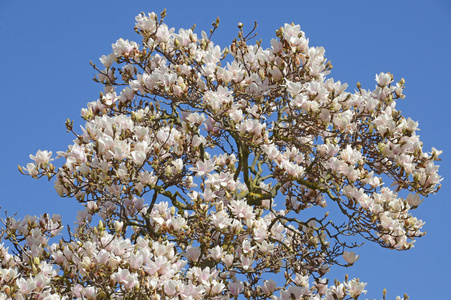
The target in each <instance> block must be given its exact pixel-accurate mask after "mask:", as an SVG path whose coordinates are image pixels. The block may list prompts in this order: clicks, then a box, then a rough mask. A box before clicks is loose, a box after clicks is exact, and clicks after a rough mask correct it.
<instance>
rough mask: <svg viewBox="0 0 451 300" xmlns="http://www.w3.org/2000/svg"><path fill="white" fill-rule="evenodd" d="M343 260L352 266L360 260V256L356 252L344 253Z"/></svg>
mask: <svg viewBox="0 0 451 300" xmlns="http://www.w3.org/2000/svg"><path fill="white" fill-rule="evenodd" d="M343 258H344V259H345V260H346V262H347V263H348V264H350V265H352V264H354V263H355V262H356V261H357V260H358V259H359V256H358V255H357V254H355V252H354V251H345V252H343Z"/></svg>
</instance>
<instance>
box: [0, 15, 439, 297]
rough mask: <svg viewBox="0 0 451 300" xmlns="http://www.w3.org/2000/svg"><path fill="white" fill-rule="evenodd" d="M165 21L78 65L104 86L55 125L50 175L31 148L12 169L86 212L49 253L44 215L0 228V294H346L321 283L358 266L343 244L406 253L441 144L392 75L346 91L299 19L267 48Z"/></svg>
mask: <svg viewBox="0 0 451 300" xmlns="http://www.w3.org/2000/svg"><path fill="white" fill-rule="evenodd" d="M164 16H165V13H164V12H163V13H162V14H161V15H160V16H158V15H156V14H155V13H151V14H148V15H145V14H141V15H139V16H137V17H136V26H135V31H136V32H137V33H138V34H139V35H140V36H141V38H142V41H141V42H140V43H139V44H138V43H136V42H132V41H128V40H123V39H119V40H118V41H117V42H116V43H114V44H113V45H112V53H110V54H109V55H104V56H102V57H101V58H100V61H101V63H102V64H103V67H102V68H98V67H97V65H95V64H93V67H94V69H95V70H97V71H98V74H97V75H96V77H95V79H94V80H95V81H96V82H99V83H101V84H102V85H103V86H104V91H103V92H101V93H100V98H99V99H98V100H97V101H95V102H91V103H88V105H87V107H86V108H83V109H82V110H81V115H82V117H83V119H84V120H85V121H86V123H85V125H84V127H82V128H81V131H79V132H77V131H75V130H74V129H73V122H71V121H69V120H68V121H67V122H66V127H67V129H68V131H71V132H73V134H74V135H75V140H74V144H73V145H70V146H69V147H68V149H67V150H66V151H61V152H58V155H57V156H56V157H57V158H58V157H60V158H63V160H64V163H63V164H62V166H61V167H55V166H54V165H53V164H52V161H53V159H52V152H48V151H40V150H39V151H38V152H37V154H36V155H35V156H33V155H30V157H31V159H32V160H33V161H34V162H32V163H29V164H27V165H26V167H19V169H20V170H21V172H22V173H24V174H28V175H30V176H31V177H33V178H41V177H48V178H49V179H51V178H53V179H54V180H55V189H56V191H57V193H58V194H59V195H60V196H61V197H68V198H74V199H75V200H76V201H78V202H79V203H80V204H81V205H82V206H83V209H82V210H80V211H79V212H78V215H77V218H76V221H75V223H76V227H75V228H73V229H72V230H69V234H68V235H66V236H65V237H61V238H60V239H59V241H56V242H55V239H56V237H55V236H56V235H57V234H58V233H59V232H60V231H61V230H62V229H63V223H62V221H61V218H60V217H59V216H57V215H54V216H49V215H48V214H44V215H42V216H40V217H35V216H33V217H30V216H27V217H25V218H23V220H16V219H14V218H13V217H8V216H6V218H4V219H3V224H4V226H3V229H2V237H3V240H4V242H3V244H2V245H1V246H0V267H1V268H0V287H1V289H0V293H1V295H0V299H7V298H8V299H9V298H14V299H32V298H33V299H170V298H174V299H231V298H235V299H237V298H240V299H243V298H246V299H268V298H270V299H286V300H288V299H328V300H333V299H357V298H359V295H361V294H362V293H365V292H366V291H365V285H366V283H363V282H361V281H360V280H359V279H350V278H347V277H345V278H344V281H339V280H335V281H332V280H331V281H329V280H328V279H326V278H325V275H326V273H327V272H328V271H329V270H330V268H331V267H332V266H334V265H339V266H344V267H349V266H351V265H352V264H353V263H354V262H355V261H356V260H357V259H358V255H356V254H355V253H354V252H353V251H350V250H351V249H352V248H354V247H356V246H359V245H360V244H358V243H356V242H357V241H362V239H361V238H359V239H352V238H350V237H351V236H361V237H363V238H364V239H366V240H368V241H371V242H374V243H377V244H379V245H380V246H382V247H385V248H390V249H397V250H407V249H409V248H411V247H412V245H413V243H414V241H415V239H416V238H417V237H420V236H422V235H423V232H422V231H421V228H422V226H423V224H424V223H423V221H421V220H419V219H417V218H415V217H414V216H412V215H411V213H410V210H411V209H413V208H416V207H417V206H418V205H419V204H420V203H421V202H422V199H423V198H424V197H426V196H428V195H429V194H431V193H435V192H436V191H437V190H438V189H439V187H440V186H439V182H440V176H439V175H437V170H438V166H437V165H436V164H435V162H434V161H437V160H439V159H438V156H439V154H440V153H441V151H437V150H436V149H434V148H432V150H431V152H428V153H426V152H424V151H423V149H422V142H421V141H420V140H419V136H418V135H416V131H417V130H418V128H417V126H418V123H417V122H415V121H412V120H411V119H410V118H409V119H406V118H405V117H404V116H403V115H402V114H401V113H400V112H399V111H398V110H396V108H395V105H396V102H397V101H398V100H399V99H403V98H404V96H403V89H404V80H403V79H401V80H400V81H399V82H396V83H395V82H394V81H393V76H392V75H391V74H389V73H380V74H379V75H376V82H377V85H376V87H375V89H374V90H373V91H370V90H365V89H362V88H361V86H360V84H359V83H358V84H357V89H356V90H355V92H353V93H350V92H347V91H346V88H347V85H346V84H342V83H341V82H340V81H334V80H333V79H332V78H327V77H326V75H328V74H329V72H330V69H331V68H332V65H331V64H330V62H327V60H326V58H325V57H324V49H323V48H321V47H309V44H308V39H307V38H306V37H305V35H304V32H302V31H301V30H300V26H299V25H293V24H291V25H289V24H285V25H284V27H281V28H280V29H279V30H277V31H276V39H272V40H271V47H270V48H267V49H264V48H263V47H262V45H261V42H258V41H257V42H256V43H255V44H252V45H251V44H249V41H250V39H251V38H252V37H253V35H254V30H255V27H254V29H253V30H251V31H250V33H249V34H247V33H245V32H244V31H243V25H242V24H239V25H238V28H239V31H238V37H237V38H236V39H235V40H234V41H233V42H232V44H231V45H230V46H229V47H227V48H223V49H222V48H221V47H220V46H218V45H215V44H214V43H213V41H212V40H211V37H212V34H213V33H214V31H215V30H216V28H217V27H218V25H219V19H217V20H216V22H214V23H213V29H212V30H211V31H210V34H206V33H205V32H202V34H201V35H200V36H198V35H196V34H195V33H194V31H193V30H194V27H193V28H191V29H188V30H186V29H180V30H178V31H177V32H176V31H175V30H174V29H173V28H171V29H170V28H169V27H168V26H167V25H166V24H164V23H163V18H164ZM398 192H402V195H404V196H403V197H401V193H400V194H398ZM315 207H316V208H317V209H314V208H315ZM326 207H327V209H323V208H326ZM311 208H313V209H311ZM329 208H331V210H330V212H331V214H330V215H329V212H328V211H329V210H328V209H329ZM309 209H310V210H309ZM333 215H336V216H335V217H334V220H335V221H333V220H332V219H331V217H332V216H333ZM10 248H11V249H10ZM275 274H278V275H275ZM384 298H385V295H384Z"/></svg>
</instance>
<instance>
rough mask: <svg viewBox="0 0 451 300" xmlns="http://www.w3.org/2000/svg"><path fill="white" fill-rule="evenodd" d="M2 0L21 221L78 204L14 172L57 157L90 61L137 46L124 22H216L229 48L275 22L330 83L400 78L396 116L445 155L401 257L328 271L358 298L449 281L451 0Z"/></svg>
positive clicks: (12, 177) (5, 136) (2, 55)
mask: <svg viewBox="0 0 451 300" xmlns="http://www.w3.org/2000/svg"><path fill="white" fill-rule="evenodd" d="M165 2H166V1H137V0H134V1H116V0H110V1H6V0H0V40H1V46H0V62H1V69H0V87H1V94H0V101H1V102H0V104H1V106H0V107H1V111H2V112H3V113H2V116H1V118H0V126H1V127H0V128H1V129H2V142H1V147H0V154H1V156H0V157H1V159H0V188H1V190H2V197H1V199H0V205H1V206H2V210H4V209H7V210H8V212H9V213H10V214H11V213H14V212H17V213H18V216H20V217H23V216H25V215H26V214H38V215H39V214H42V213H44V212H48V213H60V214H62V216H63V221H65V223H68V224H72V222H73V220H74V218H75V215H76V211H77V209H78V205H76V204H75V201H72V200H70V199H63V198H59V197H58V196H57V194H56V193H55V192H54V189H53V183H51V182H50V183H48V182H46V180H45V179H42V180H39V181H36V180H32V179H31V178H29V177H26V176H23V175H21V174H20V173H19V172H18V171H17V165H18V164H21V165H25V164H26V163H28V162H29V158H28V155H29V154H35V153H36V151H37V150H38V149H42V150H44V149H48V150H52V151H53V153H56V151H58V150H65V149H66V148H67V145H68V144H71V143H72V139H73V136H72V135H70V134H66V133H65V132H66V130H65V126H64V121H65V120H66V119H67V118H70V119H73V120H75V123H76V124H78V125H81V124H82V122H81V121H82V120H81V118H79V112H80V109H81V108H82V107H84V106H85V104H86V103H87V102H89V101H94V100H96V99H97V98H98V95H99V92H100V90H101V88H102V87H101V86H99V85H97V84H96V83H94V82H93V81H92V80H91V78H92V76H93V75H94V74H95V73H94V71H93V69H92V68H91V66H90V65H89V61H90V60H92V61H93V62H96V63H97V62H98V58H99V57H100V56H101V55H102V54H108V53H110V52H111V43H114V42H116V40H117V39H118V38H121V37H122V38H125V39H132V40H136V41H138V42H139V36H138V35H136V34H135V33H134V31H133V26H134V17H135V16H136V15H137V14H138V13H140V12H141V11H144V12H150V11H155V12H160V11H162V10H163V8H165V7H166V8H167V12H168V17H167V18H166V23H167V24H168V25H169V26H170V27H175V28H176V29H178V28H180V27H183V28H189V27H191V26H192V25H193V24H194V23H195V24H197V30H198V31H199V32H200V30H202V29H203V30H205V31H207V30H209V29H210V24H211V23H212V22H213V21H214V20H215V18H216V17H218V16H219V17H220V19H221V24H220V28H219V30H218V31H217V33H216V34H215V35H216V36H215V38H214V41H215V43H217V44H220V45H221V46H223V47H224V46H228V45H229V43H230V42H231V41H232V39H233V38H234V37H235V35H236V33H237V27H236V24H237V23H238V22H243V23H244V24H245V25H247V28H250V27H252V25H253V22H254V20H257V21H258V23H259V28H258V33H259V36H258V38H261V39H263V42H264V45H266V46H268V45H269V41H270V39H271V38H273V37H274V36H275V34H274V32H275V30H277V29H278V28H279V27H280V26H283V24H284V23H291V22H294V23H296V24H300V25H301V29H302V30H303V31H305V33H306V35H307V37H308V38H309V39H310V45H311V46H323V47H325V49H326V56H327V58H328V59H329V60H331V61H332V63H333V65H334V68H333V70H332V73H331V75H330V76H331V77H333V78H334V79H335V80H341V81H342V82H347V83H348V84H349V87H350V89H352V90H353V89H354V87H355V84H356V83H357V81H360V82H361V84H362V87H364V88H373V87H374V85H375V81H374V77H375V74H376V73H380V72H391V73H392V74H394V76H395V80H396V79H397V80H399V79H401V77H404V78H405V80H406V90H405V94H406V95H407V97H406V99H405V100H404V101H402V102H401V103H399V104H398V108H399V109H400V110H401V111H402V112H403V114H404V115H405V116H408V117H411V118H412V119H414V120H416V121H419V123H420V128H421V131H420V132H419V134H420V136H421V139H422V141H424V148H425V149H427V150H429V149H430V148H431V147H436V148H437V149H441V150H444V154H443V156H442V159H443V161H442V162H441V167H440V174H441V175H442V176H443V177H445V179H444V181H443V182H442V184H443V187H442V189H441V191H440V192H439V193H438V194H437V195H435V196H431V197H429V198H428V199H426V201H425V202H424V203H423V204H422V205H421V206H420V208H419V209H417V210H416V211H414V214H415V215H416V216H417V217H420V218H422V219H423V220H424V221H425V222H426V226H425V229H426V230H427V232H428V234H427V235H426V236H425V237H423V238H421V239H419V240H418V241H417V243H416V245H415V248H413V249H412V250H410V251H407V252H396V251H390V250H386V249H379V248H378V247H376V246H375V245H370V244H366V245H364V246H363V247H362V248H361V249H358V250H357V251H358V253H359V254H360V255H361V258H360V260H359V261H358V262H357V263H356V265H355V267H353V268H350V269H347V270H343V269H339V270H336V271H333V272H332V274H330V276H329V278H330V279H331V280H332V281H333V276H339V278H338V279H339V280H343V274H344V273H345V272H348V273H349V276H350V278H353V277H360V279H361V280H362V281H365V282H368V285H367V290H368V294H367V295H366V297H367V298H377V299H381V298H382V290H383V288H384V287H386V288H387V290H388V295H387V296H388V299H394V297H395V296H396V295H403V294H404V292H407V293H408V295H409V296H411V298H410V299H414V300H415V299H435V298H442V299H443V298H445V297H446V294H449V292H447V289H444V287H446V286H448V285H449V282H450V279H451V276H450V272H449V270H450V269H451V259H450V250H449V249H450V248H451V234H450V230H451V221H450V220H451V218H450V215H449V214H450V211H451V204H450V200H449V198H450V197H449V196H450V195H451V187H450V185H449V178H451V176H450V175H451V174H450V166H451V162H450V160H451V156H450V153H451V140H450V138H451V134H450V129H449V128H450V126H449V124H448V123H447V122H448V121H449V120H450V119H451V104H450V103H451V99H450V87H451V75H450V74H451V55H450V54H451V53H450V48H451V2H450V1H448V0H442V1H439V0H428V1H426V0H417V1H301V0H297V1H289V0H286V1H262V0H260V1H227V2H225V1H195V0H193V1H175V0H174V1H167V4H163V3H165Z"/></svg>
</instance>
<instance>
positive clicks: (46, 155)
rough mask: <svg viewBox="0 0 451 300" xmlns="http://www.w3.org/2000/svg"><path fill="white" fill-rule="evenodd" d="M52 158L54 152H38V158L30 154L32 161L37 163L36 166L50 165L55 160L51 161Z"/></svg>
mask: <svg viewBox="0 0 451 300" xmlns="http://www.w3.org/2000/svg"><path fill="white" fill-rule="evenodd" d="M51 157H52V151H47V150H44V151H41V150H38V152H36V156H34V155H31V154H30V158H31V159H32V160H34V161H35V162H36V164H43V165H45V164H48V163H49V162H50V161H52V160H53V159H50V158H51Z"/></svg>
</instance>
